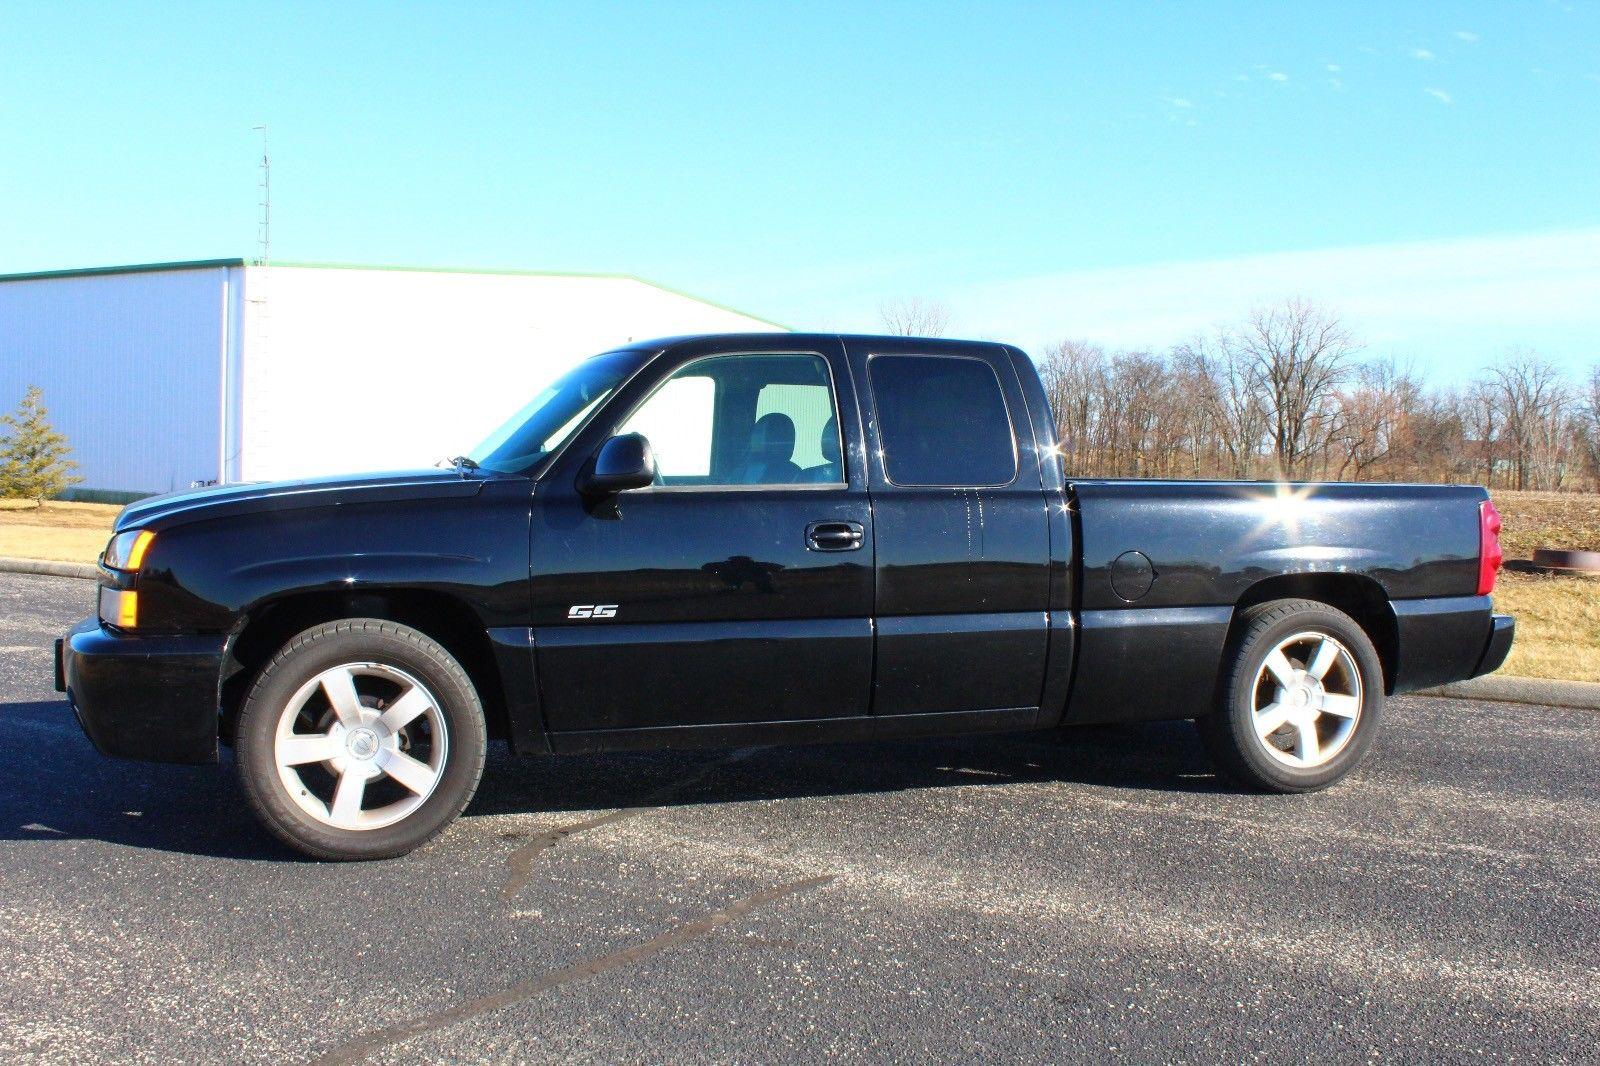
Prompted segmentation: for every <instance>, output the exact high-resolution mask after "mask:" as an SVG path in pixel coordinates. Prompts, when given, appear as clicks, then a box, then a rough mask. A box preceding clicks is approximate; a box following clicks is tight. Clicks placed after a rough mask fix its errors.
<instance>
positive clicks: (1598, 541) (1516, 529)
mask: <svg viewBox="0 0 1600 1066" xmlns="http://www.w3.org/2000/svg"><path fill="white" fill-rule="evenodd" d="M1491 495H1492V496H1493V498H1494V506H1495V509H1496V510H1498V511H1499V512H1500V518H1501V522H1502V528H1501V530H1500V543H1501V545H1502V546H1504V548H1505V550H1506V558H1507V559H1531V558H1533V549H1535V548H1567V549H1575V550H1578V551H1600V495H1596V494H1595V493H1592V492H1581V493H1580V492H1507V491H1500V492H1494V493H1492V494H1491Z"/></svg>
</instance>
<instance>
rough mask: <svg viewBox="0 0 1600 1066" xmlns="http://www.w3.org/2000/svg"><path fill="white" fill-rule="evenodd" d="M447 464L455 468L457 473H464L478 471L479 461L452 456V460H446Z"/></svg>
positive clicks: (461, 456)
mask: <svg viewBox="0 0 1600 1066" xmlns="http://www.w3.org/2000/svg"><path fill="white" fill-rule="evenodd" d="M445 462H447V463H449V464H450V465H451V466H453V467H455V468H456V472H457V473H461V472H462V471H466V470H477V469H478V463H477V460H475V459H472V458H470V457H468V456H465V455H452V456H451V457H450V458H448V459H446V460H445Z"/></svg>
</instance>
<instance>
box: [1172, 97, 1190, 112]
mask: <svg viewBox="0 0 1600 1066" xmlns="http://www.w3.org/2000/svg"><path fill="white" fill-rule="evenodd" d="M1168 103H1170V104H1171V105H1172V106H1173V107H1177V108H1182V109H1184V110H1187V109H1189V108H1191V107H1193V106H1194V101H1192V100H1185V99H1184V98H1183V97H1181V96H1174V97H1173V98H1172V99H1171V100H1169V101H1168Z"/></svg>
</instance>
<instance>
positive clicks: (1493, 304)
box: [949, 227, 1600, 381]
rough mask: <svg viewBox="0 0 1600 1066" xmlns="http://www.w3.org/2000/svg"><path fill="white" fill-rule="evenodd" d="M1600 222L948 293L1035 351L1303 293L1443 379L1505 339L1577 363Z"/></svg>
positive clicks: (1200, 327)
mask: <svg viewBox="0 0 1600 1066" xmlns="http://www.w3.org/2000/svg"><path fill="white" fill-rule="evenodd" d="M1596 292H1600V227H1592V228H1588V229H1578V230H1566V231H1558V232H1554V233H1538V234H1523V235H1514V236H1502V237H1481V238H1466V239H1458V240H1440V241H1421V242H1412V243H1406V244H1388V245H1368V246H1362V247H1352V248H1331V249H1324V250H1319V251H1305V252H1283V253H1275V254H1268V255H1253V256H1245V257H1241V258H1235V259H1220V260H1210V261H1203V262H1188V263H1157V264H1152V265H1148V266H1136V267H1118V268H1110V269H1104V270H1079V271H1072V272H1068V273H1061V274H1053V275H1045V276H1038V277H1028V278H1018V279H1015V280H1012V281H1004V282H995V283H990V284H986V285H977V286H972V287H969V288H967V289H965V290H956V291H953V292H950V293H949V300H950V303H951V305H952V306H954V307H957V308H959V309H960V312H961V317H962V321H963V322H964V323H966V324H967V326H966V328H968V329H969V331H970V332H972V333H973V334H974V335H975V336H993V337H997V338H1002V339H1005V340H1008V341H1012V342H1014V343H1019V344H1022V345H1023V346H1024V347H1026V348H1029V349H1030V350H1033V351H1038V350H1042V348H1043V347H1044V346H1045V345H1047V344H1050V343H1053V342H1055V341H1057V340H1060V339H1061V338H1062V337H1064V336H1069V337H1082V338H1085V339H1087V340H1091V341H1094V342H1096V343H1100V344H1106V345H1111V346H1117V347H1156V348H1164V347H1166V346H1168V345H1170V344H1173V343H1175V342H1178V341H1182V340H1185V339H1187V338H1189V337H1191V336H1193V335H1194V334H1195V333H1197V332H1203V331H1206V330H1209V329H1211V328H1212V327H1214V326H1216V325H1218V324H1220V323H1228V322H1233V321H1237V319H1238V318H1239V317H1240V316H1241V315H1242V314H1244V313H1245V312H1246V311H1248V310H1249V308H1250V307H1252V306H1254V305H1256V304H1260V303H1262V302H1266V301H1271V300H1275V299H1279V298H1281V297H1283V296H1285V295H1291V294H1300V295H1305V296H1308V297H1311V298H1312V299H1315V300H1318V301H1319V302H1322V303H1325V304H1327V305H1328V306H1329V307H1331V308H1333V309H1335V310H1336V311H1338V312H1339V313H1340V314H1342V315H1344V316H1345V317H1346V319H1347V321H1348V322H1349V323H1350V325H1351V327H1352V328H1353V329H1355V330H1356V331H1357V332H1358V333H1359V335H1360V336H1361V337H1362V338H1363V339H1364V340H1365V341H1366V342H1367V343H1368V345H1369V346H1370V348H1371V349H1373V350H1374V351H1377V352H1381V353H1393V354H1395V355H1398V356H1401V357H1418V358H1419V359H1420V360H1422V361H1424V362H1426V363H1429V364H1431V365H1432V369H1433V371H1434V372H1435V374H1436V376H1437V377H1438V378H1439V380H1441V381H1450V380H1457V379H1460V378H1462V377H1465V376H1466V375H1468V374H1470V373H1472V372H1474V371H1476V370H1477V369H1479V368H1480V367H1482V366H1484V365H1486V363H1487V362H1488V361H1489V360H1491V359H1492V358H1494V357H1495V355H1496V354H1497V353H1499V352H1502V351H1504V349H1505V348H1506V347H1508V346H1510V345H1513V344H1525V345H1529V346H1532V347H1534V348H1537V349H1539V350H1540V351H1542V352H1543V353H1544V354H1545V355H1547V356H1549V357H1550V358H1552V359H1555V360H1557V361H1558V362H1565V363H1566V364H1567V365H1568V366H1569V367H1571V368H1572V369H1574V370H1578V369H1579V368H1582V367H1586V366H1587V365H1589V364H1590V363H1591V362H1593V360H1594V359H1595V357H1596V354H1597V351H1596V346H1595V344H1594V337H1596V336H1600V301H1596V300H1595V299H1594V294H1595V293H1596Z"/></svg>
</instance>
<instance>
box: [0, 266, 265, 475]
mask: <svg viewBox="0 0 1600 1066" xmlns="http://www.w3.org/2000/svg"><path fill="white" fill-rule="evenodd" d="M233 273H235V274H237V273H238V269H237V268H234V270H233ZM228 274H229V270H228V268H225V267H207V268H203V269H187V270H162V271H150V272H144V273H118V274H99V275H82V274H79V275H71V276H61V277H39V278H31V279H26V280H5V281H0V409H4V410H7V411H10V410H14V409H15V407H16V405H17V403H18V402H19V401H20V400H21V399H22V396H23V393H24V392H25V391H26V390H27V387H28V386H29V385H38V386H40V387H41V388H43V390H44V402H45V406H46V407H47V408H48V410H49V413H50V421H51V423H52V424H53V425H54V426H55V428H56V429H57V430H58V431H60V432H61V433H63V434H65V435H66V437H67V440H68V443H69V444H70V445H71V447H72V457H73V459H74V460H76V461H77V463H78V470H77V473H78V474H79V475H80V476H81V477H82V478H83V483H82V485H81V487H82V488H86V489H112V490H118V491H130V492H167V491H169V490H172V489H182V488H187V487H188V486H189V484H190V482H191V481H196V480H209V479H213V478H216V477H217V476H218V457H219V421H220V406H221V396H222V392H221V382H220V381H219V372H220V367H221V364H222V354H223V329H224V322H223V306H224V304H223V296H222V293H223V288H224V285H225V283H226V280H227V277H228Z"/></svg>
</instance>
